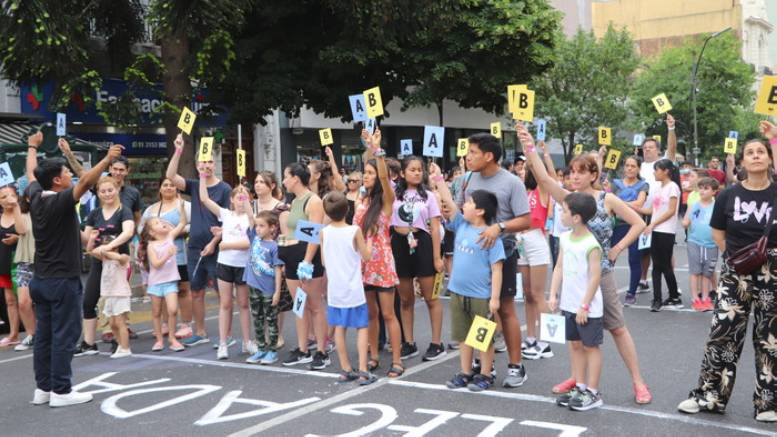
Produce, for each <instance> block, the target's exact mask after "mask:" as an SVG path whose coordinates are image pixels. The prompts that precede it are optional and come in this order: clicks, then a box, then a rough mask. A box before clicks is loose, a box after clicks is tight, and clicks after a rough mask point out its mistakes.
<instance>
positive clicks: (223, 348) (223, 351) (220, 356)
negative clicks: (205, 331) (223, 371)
mask: <svg viewBox="0 0 777 437" xmlns="http://www.w3.org/2000/svg"><path fill="white" fill-rule="evenodd" d="M216 359H217V360H226V359H229V347H228V346H227V344H226V343H221V344H219V347H218V351H217V352H216Z"/></svg>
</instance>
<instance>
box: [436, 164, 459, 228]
mask: <svg viewBox="0 0 777 437" xmlns="http://www.w3.org/2000/svg"><path fill="white" fill-rule="evenodd" d="M429 180H430V181H431V183H432V186H433V187H434V188H435V189H436V190H437V193H439V194H440V201H441V202H442V208H441V209H442V214H443V216H444V217H445V219H446V220H451V219H453V217H456V213H457V212H458V211H459V208H458V206H457V205H456V202H454V201H453V195H451V190H450V189H449V188H448V184H446V183H445V177H444V176H443V175H442V172H441V170H440V167H439V166H438V165H437V164H435V163H431V164H429Z"/></svg>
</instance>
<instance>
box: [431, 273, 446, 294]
mask: <svg viewBox="0 0 777 437" xmlns="http://www.w3.org/2000/svg"><path fill="white" fill-rule="evenodd" d="M444 278H445V274H444V273H442V272H440V273H435V275H434V286H432V300H435V299H437V298H438V297H440V293H442V281H443V279H444Z"/></svg>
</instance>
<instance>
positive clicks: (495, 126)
mask: <svg viewBox="0 0 777 437" xmlns="http://www.w3.org/2000/svg"><path fill="white" fill-rule="evenodd" d="M488 130H489V132H491V135H493V136H495V137H497V138H502V123H501V122H499V121H495V122H493V123H491V126H490V128H489V129H488Z"/></svg>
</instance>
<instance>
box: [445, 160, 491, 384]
mask: <svg viewBox="0 0 777 437" xmlns="http://www.w3.org/2000/svg"><path fill="white" fill-rule="evenodd" d="M433 168H436V166H433ZM432 181H433V182H434V183H435V184H436V185H437V189H438V190H439V192H440V196H441V198H442V201H443V205H445V208H444V209H443V210H444V211H445V218H446V219H447V220H448V221H447V223H446V225H445V227H446V228H447V229H449V230H451V231H453V232H454V234H455V235H456V239H455V241H454V244H453V246H454V249H453V268H452V269H451V278H450V281H449V282H448V289H449V290H450V291H451V292H452V294H451V305H450V310H451V336H452V337H453V340H454V341H458V342H459V348H460V351H461V355H460V360H461V372H459V373H457V374H456V375H455V376H454V377H453V379H451V380H450V381H448V383H447V386H448V388H452V389H457V388H464V387H467V388H468V389H470V390H471V391H483V390H486V389H488V388H489V387H491V384H493V383H494V381H493V379H492V378H491V363H493V361H494V345H493V343H492V342H489V344H488V345H487V349H486V351H485V352H481V354H480V360H481V365H480V373H479V374H477V375H473V374H472V354H473V347H472V345H470V344H467V343H465V340H466V338H467V333H468V332H469V330H470V326H472V322H473V320H474V319H475V317H476V316H480V317H484V318H489V315H492V314H496V313H497V311H499V298H500V293H501V290H502V262H503V261H504V260H505V251H504V246H503V244H502V240H501V239H499V238H497V239H496V242H495V244H494V245H493V246H492V247H491V248H490V249H483V247H481V245H480V244H479V243H478V242H477V241H478V239H479V238H480V233H481V232H483V231H484V230H485V229H486V228H487V227H488V226H489V225H490V224H492V223H493V222H494V219H495V217H496V211H497V207H498V206H499V203H498V201H497V198H496V195H494V193H491V192H489V191H485V190H475V191H473V192H472V195H471V196H470V197H469V198H468V199H467V200H466V201H465V203H464V205H463V207H462V211H461V212H460V211H459V209H458V207H457V206H456V203H455V202H454V201H453V198H452V197H451V193H450V191H449V190H448V186H447V185H446V184H445V180H444V179H443V177H442V175H440V174H435V175H434V176H432Z"/></svg>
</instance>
